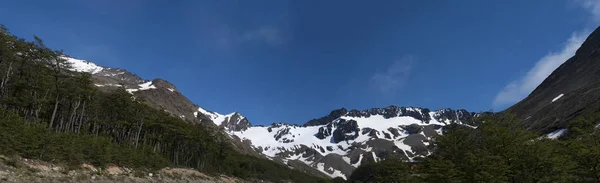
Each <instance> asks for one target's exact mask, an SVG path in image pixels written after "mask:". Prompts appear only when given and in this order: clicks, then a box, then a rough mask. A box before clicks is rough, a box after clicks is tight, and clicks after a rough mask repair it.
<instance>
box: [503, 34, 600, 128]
mask: <svg viewBox="0 0 600 183" xmlns="http://www.w3.org/2000/svg"><path fill="white" fill-rule="evenodd" d="M598 110H600V28H598V29H596V30H595V31H594V32H592V33H591V34H590V35H589V37H588V38H587V39H586V40H585V42H584V43H583V44H582V45H581V47H580V48H579V49H578V50H577V52H576V54H575V55H574V56H573V57H571V58H570V59H569V60H567V61H566V62H565V63H563V64H562V65H561V66H560V67H558V68H557V69H556V70H555V71H554V72H552V74H550V76H548V78H546V79H545V80H544V81H543V82H542V83H541V84H540V85H539V86H538V87H537V88H536V89H535V90H534V91H533V92H532V93H531V94H529V96H527V98H525V99H523V100H522V101H520V102H519V103H517V104H515V105H514V106H512V107H510V108H508V109H507V110H506V111H505V112H511V113H514V114H516V115H517V116H518V117H519V118H520V119H522V120H524V121H525V123H526V125H527V126H528V128H529V129H530V130H533V131H537V132H542V133H549V132H552V131H561V130H562V131H564V130H563V129H564V128H566V127H567V125H568V121H570V120H571V119H573V118H575V117H577V116H579V115H580V114H584V113H587V112H594V111H598Z"/></svg>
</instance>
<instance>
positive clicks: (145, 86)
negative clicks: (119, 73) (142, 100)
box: [126, 81, 156, 94]
mask: <svg viewBox="0 0 600 183" xmlns="http://www.w3.org/2000/svg"><path fill="white" fill-rule="evenodd" d="M138 87H139V88H137V89H135V88H132V89H126V91H127V92H129V93H131V94H133V92H137V91H141V90H149V89H156V86H154V85H152V81H149V82H146V83H142V84H140V85H138Z"/></svg>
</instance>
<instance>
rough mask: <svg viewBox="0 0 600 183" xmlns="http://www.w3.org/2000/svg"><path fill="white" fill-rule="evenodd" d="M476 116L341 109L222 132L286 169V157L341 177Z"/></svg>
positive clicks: (414, 153) (416, 152)
mask: <svg viewBox="0 0 600 183" xmlns="http://www.w3.org/2000/svg"><path fill="white" fill-rule="evenodd" d="M207 115H210V113H209V114H207ZM476 115H478V114H476V113H471V112H468V111H466V110H452V109H442V110H437V111H429V110H428V109H425V108H416V107H396V106H389V107H386V108H374V109H369V110H363V111H359V110H347V109H344V108H342V109H338V110H334V111H332V112H331V113H330V114H329V115H327V116H325V117H322V118H319V119H314V120H310V121H309V122H307V123H306V124H304V125H302V126H299V125H292V124H285V123H278V124H271V125H269V126H252V127H249V128H247V129H242V130H229V131H228V133H229V134H231V135H233V136H237V137H239V138H240V139H242V140H249V141H250V142H251V144H252V146H253V147H254V148H255V149H256V150H257V151H258V152H261V153H262V154H264V155H266V156H267V157H269V158H272V159H275V160H281V161H282V162H284V163H286V164H288V165H289V166H290V167H291V168H294V167H293V164H292V163H289V162H290V161H295V162H302V163H304V164H306V165H308V166H310V167H312V168H315V169H317V170H319V171H320V172H322V173H324V174H326V175H328V176H331V177H343V178H346V177H348V176H349V175H350V174H351V173H352V171H353V170H354V169H355V168H356V167H358V166H359V165H361V164H364V163H367V162H374V161H375V162H376V161H378V160H380V159H383V158H387V157H390V156H394V157H398V158H404V159H407V160H411V159H413V158H415V157H419V156H426V155H428V154H429V153H430V152H429V150H428V149H427V147H426V146H427V145H428V144H429V140H430V138H431V137H432V136H434V135H436V134H441V133H442V128H444V126H446V125H449V124H461V125H467V126H471V125H469V124H468V123H469V120H470V119H471V118H473V117H474V116H476ZM221 118H223V117H221Z"/></svg>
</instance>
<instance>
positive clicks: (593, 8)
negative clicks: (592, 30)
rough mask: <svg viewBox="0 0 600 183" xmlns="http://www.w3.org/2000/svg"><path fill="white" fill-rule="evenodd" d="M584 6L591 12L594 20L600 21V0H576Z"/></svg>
mask: <svg viewBox="0 0 600 183" xmlns="http://www.w3.org/2000/svg"><path fill="white" fill-rule="evenodd" d="M575 2H576V3H579V4H580V5H581V6H582V7H583V8H585V9H586V10H587V11H588V12H590V13H591V19H592V21H593V22H596V23H597V22H600V1H599V0H575Z"/></svg>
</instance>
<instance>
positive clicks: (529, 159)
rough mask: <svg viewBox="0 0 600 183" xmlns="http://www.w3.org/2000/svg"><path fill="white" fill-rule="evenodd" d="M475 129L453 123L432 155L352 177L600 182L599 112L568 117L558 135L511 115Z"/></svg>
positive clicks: (370, 179)
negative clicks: (528, 126)
mask: <svg viewBox="0 0 600 183" xmlns="http://www.w3.org/2000/svg"><path fill="white" fill-rule="evenodd" d="M481 120H482V121H483V123H481V125H480V126H479V127H478V128H477V129H472V128H467V127H461V126H451V127H449V128H447V129H446V130H445V132H444V135H443V136H437V137H436V138H435V140H434V141H433V142H432V144H431V147H432V148H433V150H434V153H433V154H432V155H431V156H428V157H425V158H420V159H416V162H413V163H407V162H406V161H405V160H398V159H387V160H384V161H382V162H379V163H372V164H367V165H364V166H361V167H359V168H357V170H355V172H354V173H353V174H352V175H351V177H350V179H349V181H348V182H386V183H394V182H432V183H433V182H435V183H438V182H600V132H599V131H598V129H597V128H596V124H598V123H599V122H600V112H598V113H592V114H588V115H584V116H581V117H579V118H577V119H575V120H573V121H571V122H570V125H569V127H568V131H567V134H566V135H564V136H562V137H561V138H560V139H559V140H552V139H548V138H541V136H542V135H541V134H536V133H532V132H529V131H527V130H525V129H524V128H523V125H522V123H521V122H520V121H518V120H515V118H514V117H513V116H511V115H500V114H498V115H496V116H487V117H484V118H482V119H481Z"/></svg>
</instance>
